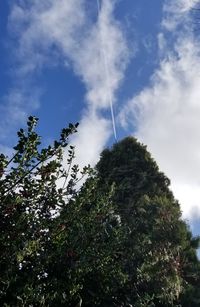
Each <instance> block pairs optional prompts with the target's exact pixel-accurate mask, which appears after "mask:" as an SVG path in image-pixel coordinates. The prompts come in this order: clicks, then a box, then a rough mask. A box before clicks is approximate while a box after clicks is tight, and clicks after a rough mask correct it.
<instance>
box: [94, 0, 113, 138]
mask: <svg viewBox="0 0 200 307" xmlns="http://www.w3.org/2000/svg"><path fill="white" fill-rule="evenodd" d="M97 9H98V17H99V16H100V3H99V0H97ZM100 36H101V43H102V53H103V59H104V66H105V73H106V81H107V87H108V100H109V103H110V112H111V118H112V126H113V133H114V136H115V140H116V141H117V132H116V124H115V116H114V111H113V101H112V95H111V90H110V89H111V86H110V77H109V70H108V58H107V55H106V52H105V49H104V41H103V35H102V31H101V28H100Z"/></svg>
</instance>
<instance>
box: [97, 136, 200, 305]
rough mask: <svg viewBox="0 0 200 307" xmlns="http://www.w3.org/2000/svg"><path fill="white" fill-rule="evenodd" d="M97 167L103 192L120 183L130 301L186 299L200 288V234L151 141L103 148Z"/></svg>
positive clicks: (116, 197)
mask: <svg viewBox="0 0 200 307" xmlns="http://www.w3.org/2000/svg"><path fill="white" fill-rule="evenodd" d="M97 171H98V176H99V180H100V183H101V184H100V185H101V188H102V191H106V189H107V187H108V186H110V184H113V183H114V184H115V193H114V195H113V201H114V203H115V204H116V206H117V213H118V214H119V215H120V217H121V220H122V223H123V225H124V228H125V229H126V232H127V235H126V240H125V242H124V243H123V244H124V253H123V256H122V258H123V260H124V267H125V269H126V272H127V274H128V276H129V279H128V282H127V283H126V285H125V287H124V296H125V300H126V299H127V300H129V301H131V303H132V304H133V306H175V305H176V304H179V303H181V304H182V301H180V300H181V299H182V300H183V297H184V299H186V297H187V295H185V294H184V293H188V291H190V293H192V294H194V293H199V291H198V290H197V289H198V287H197V286H196V284H197V281H198V283H199V280H200V277H199V276H200V275H199V261H198V259H197V254H196V249H197V247H198V245H199V238H196V239H195V238H192V235H191V232H190V231H189V228H188V226H187V224H186V223H185V222H183V221H182V220H181V211H180V206H179V203H178V202H177V201H176V200H175V199H174V197H173V194H172V192H171V191H170V189H169V185H170V181H169V179H168V178H167V177H166V176H165V175H164V174H163V173H161V172H160V171H159V169H158V166H157V164H156V162H155V161H154V160H153V159H152V158H151V155H150V154H149V152H148V151H147V150H146V146H144V145H142V144H140V143H139V142H138V141H137V140H136V139H134V138H132V137H128V138H125V139H124V140H122V141H121V142H119V143H117V144H115V145H114V146H113V147H112V148H111V149H106V150H104V151H103V152H102V155H101V159H100V161H99V163H98V164H97ZM190 272H191V273H192V276H193V277H192V278H189V276H191V273H190ZM191 289H192V290H191ZM198 295H199V294H198ZM198 297H199V296H198ZM180 298H181V299H180ZM186 300H187V299H186ZM193 300H194V301H195V298H193ZM198 302H199V301H198ZM181 306H182V305H181ZM183 306H185V305H183ZM191 306H195V305H191ZM196 306H197V305H196Z"/></svg>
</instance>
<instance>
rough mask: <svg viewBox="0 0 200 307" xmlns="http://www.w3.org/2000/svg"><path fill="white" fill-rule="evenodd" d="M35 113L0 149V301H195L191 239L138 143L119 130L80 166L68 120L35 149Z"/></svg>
mask: <svg viewBox="0 0 200 307" xmlns="http://www.w3.org/2000/svg"><path fill="white" fill-rule="evenodd" d="M37 121H38V119H37V118H35V117H32V116H30V117H29V119H28V122H27V128H26V129H20V130H19V132H18V138H19V141H18V143H17V145H16V146H15V147H14V155H13V157H12V158H10V159H9V158H8V157H6V156H5V155H3V154H1V155H0V253H1V257H0V305H1V306H3V307H16V306H24V307H26V306H27V307H28V306H69V307H70V306H72V307H76V306H77V307H78V306H88V307H90V306H91V307H92V306H102V307H106V306H108V307H109V306H118V307H123V306H124V307H125V306H136V307H137V306H139V307H142V306H152V307H153V306H193V307H195V306H199V304H200V291H199V289H200V263H199V260H198V258H197V253H196V250H197V248H198V246H199V239H198V238H193V237H192V234H191V232H190V230H189V228H188V226H187V224H186V223H185V222H184V221H182V220H181V211H180V206H179V203H178V202H177V201H176V200H175V199H174V197H173V194H172V192H171V191H170V188H169V185H170V181H169V179H168V178H167V177H166V176H165V175H164V174H163V173H161V172H160V171H159V169H158V166H157V164H156V162H155V161H154V160H153V159H152V158H151V155H150V154H149V153H148V151H147V149H146V147H145V146H144V145H142V144H140V143H139V142H138V141H137V140H136V139H134V138H131V137H129V138H125V139H124V140H122V141H121V142H119V143H117V144H115V145H113V147H112V148H111V149H106V150H104V151H103V152H102V155H101V158H100V161H99V162H98V164H97V166H96V168H95V169H92V168H91V167H90V166H86V167H84V168H83V169H82V170H80V169H79V166H78V165H76V164H75V162H74V157H75V148H74V147H73V146H72V145H70V143H69V137H70V136H71V134H73V133H76V132H77V127H78V124H75V125H73V124H69V126H68V127H66V128H64V129H63V130H62V131H61V134H60V138H59V139H58V140H56V141H54V143H53V145H51V146H48V147H47V148H43V147H42V144H41V138H40V136H39V135H38V134H37V132H36V131H35V127H36V125H37ZM66 155H67V159H66V158H65V156H66ZM65 161H67V162H65ZM84 178H85V179H84ZM82 179H84V183H82V184H81V185H80V182H81V181H82Z"/></svg>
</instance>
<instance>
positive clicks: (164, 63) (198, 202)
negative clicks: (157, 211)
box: [120, 0, 200, 219]
mask: <svg viewBox="0 0 200 307" xmlns="http://www.w3.org/2000/svg"><path fill="white" fill-rule="evenodd" d="M193 2H194V1H193ZM167 3H168V4H169V8H170V10H172V8H174V9H175V10H174V11H173V14H171V19H172V24H173V21H174V16H176V14H175V13H176V9H177V8H181V7H182V8H184V9H183V12H184V14H185V15H182V17H181V18H182V20H184V21H185V20H187V18H188V16H187V12H186V9H187V10H188V9H189V8H190V7H191V4H192V1H183V0H180V1H176V3H174V1H168V2H166V5H168V4H167ZM184 4H185V6H184ZM165 9H166V7H165ZM178 12H179V11H178ZM184 16H185V18H186V19H185V18H184ZM167 18H168V21H169V15H168V16H167ZM175 20H176V18H175ZM164 24H165V23H164ZM167 29H168V28H167ZM174 34H175V37H178V38H176V40H175V42H174V45H173V46H172V45H170V46H167V41H166V40H165V39H164V36H165V31H163V33H161V34H160V35H159V40H161V42H160V46H161V49H162V50H161V51H162V52H161V55H162V58H161V61H160V67H159V68H158V69H157V70H156V71H155V72H154V74H153V76H152V79H151V85H150V86H149V87H147V88H145V89H143V90H142V91H141V92H140V93H139V94H138V95H137V96H134V97H133V98H132V99H131V100H130V101H129V102H128V103H127V105H126V106H125V107H124V109H123V110H122V112H121V114H120V118H121V123H122V124H123V125H124V126H126V125H128V124H131V125H132V126H133V128H134V129H135V128H136V132H135V133H136V136H137V137H138V138H139V139H140V140H141V141H142V142H144V143H146V144H147V145H148V149H149V150H150V151H151V152H152V154H153V157H154V158H155V159H156V161H157V162H158V164H159V166H160V168H161V170H162V171H164V172H165V173H166V174H167V176H168V177H169V178H170V179H171V183H172V185H171V186H172V189H173V191H174V194H175V196H176V197H177V198H178V199H179V200H180V203H181V206H182V210H183V216H184V217H186V218H188V219H192V218H194V215H195V216H196V217H197V216H199V217H200V169H199V167H200V141H199V140H200V120H199V119H200V86H199V84H200V43H199V42H198V40H197V39H195V38H194V37H193V34H192V30H190V31H189V25H184V27H183V28H182V31H181V30H180V29H179V32H178V33H177V32H176V33H174ZM177 34H178V35H177ZM163 46H165V50H164V49H163Z"/></svg>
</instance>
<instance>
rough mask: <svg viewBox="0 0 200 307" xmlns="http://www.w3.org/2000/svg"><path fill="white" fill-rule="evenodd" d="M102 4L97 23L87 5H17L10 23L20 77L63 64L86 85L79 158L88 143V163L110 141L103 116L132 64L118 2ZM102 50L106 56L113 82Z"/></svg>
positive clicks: (79, 1)
mask: <svg viewBox="0 0 200 307" xmlns="http://www.w3.org/2000/svg"><path fill="white" fill-rule="evenodd" d="M101 3H102V5H101V10H100V12H99V15H98V12H97V7H96V2H95V1H94V2H93V7H92V8H93V13H94V10H96V12H95V13H96V19H95V18H94V15H93V17H92V16H91V14H90V13H91V12H90V10H88V3H87V1H86V0H61V1H54V0H47V1H45V2H42V1H38V0H33V1H31V3H28V2H27V1H17V2H16V4H15V5H14V6H13V7H12V11H11V14H10V18H9V28H10V31H11V32H12V33H13V37H15V41H17V44H18V46H17V48H16V51H15V52H14V55H15V57H16V59H17V75H18V78H21V79H25V78H27V76H29V77H32V76H33V75H34V74H37V73H38V72H40V71H43V70H44V69H45V68H46V67H48V66H52V65H57V64H58V63H62V64H63V65H64V66H65V67H66V69H68V67H70V68H72V69H73V71H74V73H75V74H76V75H77V76H78V77H79V78H81V80H82V82H83V83H84V85H85V89H86V94H85V102H86V104H85V108H84V111H83V117H82V119H81V121H80V133H79V135H78V136H77V137H76V138H75V143H77V145H78V144H79V145H78V146H79V147H81V148H82V149H79V150H78V153H80V157H81V156H82V153H81V152H82V150H85V148H86V147H87V146H88V143H89V146H90V153H88V155H87V160H91V161H94V160H95V159H96V158H97V154H98V153H99V151H101V149H102V147H103V146H104V145H105V143H106V141H107V139H108V137H109V136H110V133H111V125H110V120H109V119H107V120H106V119H103V117H102V116H101V111H102V110H107V109H108V108H109V98H108V97H109V95H110V96H111V99H112V101H113V103H115V101H116V92H117V90H118V88H119V86H120V82H121V81H122V80H123V76H124V73H125V69H126V65H127V63H128V59H129V53H128V48H127V42H126V39H125V37H124V33H123V30H122V27H121V25H120V23H119V22H118V21H117V20H116V19H115V17H114V14H113V12H114V9H115V5H116V1H115V0H102V2H101ZM88 12H90V13H88ZM14 25H15V27H13V26H14ZM102 51H104V52H105V54H106V57H107V63H108V67H107V68H108V73H109V83H108V82H107V79H106V77H105V66H104V60H103V54H102ZM19 109H20V108H19ZM91 133H92V136H91ZM92 151H93V152H92ZM88 157H90V159H88ZM87 162H89V161H87Z"/></svg>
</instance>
